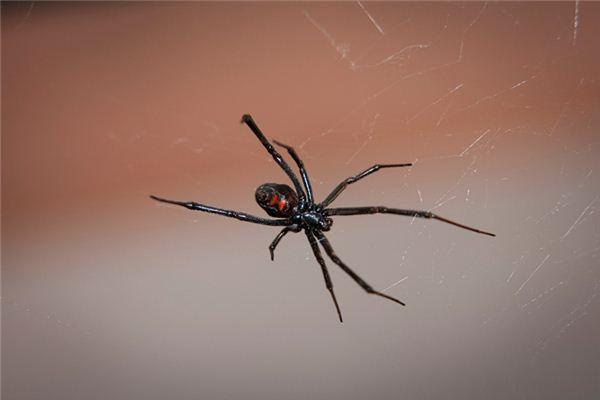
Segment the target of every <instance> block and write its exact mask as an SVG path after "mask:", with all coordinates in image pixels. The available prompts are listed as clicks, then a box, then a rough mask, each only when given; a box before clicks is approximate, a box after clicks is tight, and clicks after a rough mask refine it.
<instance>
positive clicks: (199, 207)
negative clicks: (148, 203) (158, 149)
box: [150, 196, 293, 226]
mask: <svg viewBox="0 0 600 400" xmlns="http://www.w3.org/2000/svg"><path fill="white" fill-rule="evenodd" d="M150 198H151V199H153V200H156V201H160V202H161V203H167V204H175V205H177V206H182V207H185V208H187V209H189V210H195V211H204V212H207V213H211V214H218V215H222V216H224V217H229V218H235V219H239V220H240V221H246V222H252V223H254V224H261V225H271V226H289V225H292V224H293V222H292V221H290V220H289V219H267V218H260V217H255V216H254V215H250V214H246V213H243V212H238V211H232V210H224V209H222V208H216V207H211V206H207V205H204V204H199V203H196V202H193V201H177V200H168V199H163V198H160V197H157V196H150Z"/></svg>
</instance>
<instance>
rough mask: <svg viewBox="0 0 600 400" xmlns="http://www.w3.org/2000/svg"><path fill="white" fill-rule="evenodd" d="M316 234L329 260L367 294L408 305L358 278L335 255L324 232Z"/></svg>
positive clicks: (316, 232)
mask: <svg viewBox="0 0 600 400" xmlns="http://www.w3.org/2000/svg"><path fill="white" fill-rule="evenodd" d="M314 234H315V235H316V236H317V239H319V243H321V246H323V248H324V249H325V252H326V253H327V255H328V256H329V258H331V261H333V262H334V263H336V264H337V265H338V266H339V267H340V268H341V269H342V270H343V271H344V272H345V273H347V274H348V275H350V277H351V278H352V279H354V281H355V282H356V283H358V284H359V286H360V287H362V288H363V289H364V290H365V292H367V293H369V294H374V295H376V296H379V297H383V298H385V299H388V300H391V301H393V302H395V303H398V304H401V305H403V306H405V305H406V304H404V303H403V302H401V301H400V300H398V299H396V298H394V297H392V296H388V295H387V294H385V293H381V292H380V291H378V290H375V289H373V287H372V286H371V285H369V284H368V283H367V282H365V281H364V280H363V279H362V278H361V277H360V276H358V274H356V272H354V271H352V270H351V269H350V267H348V266H347V265H346V264H345V263H344V262H343V261H342V260H341V259H340V258H339V257H338V256H337V254H335V251H334V250H333V247H332V246H331V243H329V240H327V238H326V237H325V235H324V234H323V233H322V232H320V231H314Z"/></svg>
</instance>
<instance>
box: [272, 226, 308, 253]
mask: <svg viewBox="0 0 600 400" xmlns="http://www.w3.org/2000/svg"><path fill="white" fill-rule="evenodd" d="M301 230H302V228H300V227H298V226H286V227H285V228H283V229H282V230H281V232H279V233H278V234H277V236H275V239H273V241H272V242H271V244H270V245H269V253H271V261H275V248H276V247H277V245H278V244H279V242H280V241H281V239H283V237H284V236H285V235H287V234H288V232H294V233H298V232H300V231H301Z"/></svg>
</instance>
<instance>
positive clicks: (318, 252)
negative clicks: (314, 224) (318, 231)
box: [305, 231, 344, 322]
mask: <svg viewBox="0 0 600 400" xmlns="http://www.w3.org/2000/svg"><path fill="white" fill-rule="evenodd" d="M305 232H306V237H307V238H308V242H309V243H310V247H312V251H313V253H314V255H315V258H316V259H317V261H318V263H319V265H321V271H323V277H324V278H325V286H326V287H327V290H329V293H331V298H332V299H333V304H335V309H336V310H337V313H338V317H339V318H340V322H344V321H343V319H342V312H341V311H340V306H339V305H338V302H337V299H336V298H335V293H334V292H333V283H332V282H331V277H330V276H329V271H328V270H327V265H325V260H324V259H323V256H322V255H321V250H319V246H318V245H317V241H316V239H315V237H314V236H313V234H312V233H310V232H309V231H305Z"/></svg>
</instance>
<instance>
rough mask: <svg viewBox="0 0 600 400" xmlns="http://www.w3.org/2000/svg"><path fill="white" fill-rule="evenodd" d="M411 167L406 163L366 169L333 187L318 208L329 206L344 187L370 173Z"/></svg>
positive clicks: (376, 165) (378, 165)
mask: <svg viewBox="0 0 600 400" xmlns="http://www.w3.org/2000/svg"><path fill="white" fill-rule="evenodd" d="M411 165H412V164H411V163H406V164H375V165H373V166H372V167H371V168H368V169H366V170H364V171H363V172H361V173H360V174H357V175H354V176H351V177H350V178H347V179H345V180H344V181H342V182H341V183H340V184H339V185H337V186H336V187H335V189H333V191H332V192H331V193H330V194H329V196H327V197H326V198H325V200H323V202H322V203H321V204H320V206H321V208H325V207H327V206H328V205H329V204H331V203H332V202H333V201H334V200H335V199H336V198H337V197H338V196H339V195H340V193H342V192H343V191H344V189H346V187H347V186H348V185H351V184H353V183H355V182H358V181H359V180H361V179H362V178H365V177H367V176H369V175H371V174H372V173H375V172H377V171H379V170H380V169H382V168H397V167H410V166H411Z"/></svg>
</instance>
